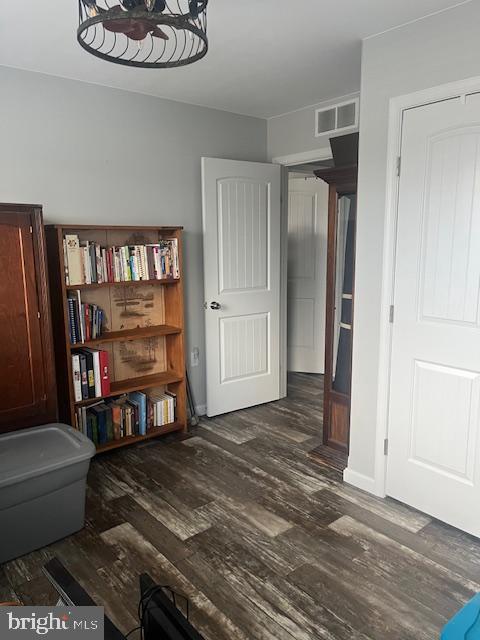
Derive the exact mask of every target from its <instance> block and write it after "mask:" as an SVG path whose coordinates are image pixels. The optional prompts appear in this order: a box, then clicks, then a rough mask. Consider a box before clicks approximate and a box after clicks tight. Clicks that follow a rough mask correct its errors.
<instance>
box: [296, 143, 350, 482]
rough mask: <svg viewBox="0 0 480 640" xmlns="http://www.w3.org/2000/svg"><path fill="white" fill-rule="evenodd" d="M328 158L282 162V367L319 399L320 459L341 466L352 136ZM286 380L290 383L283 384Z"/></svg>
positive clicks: (345, 437)
mask: <svg viewBox="0 0 480 640" xmlns="http://www.w3.org/2000/svg"><path fill="white" fill-rule="evenodd" d="M331 146H332V155H333V159H328V160H322V161H320V162H309V163H307V164H302V165H293V166H290V167H288V261H287V263H288V265H287V283H288V284H287V371H288V377H289V381H290V383H292V382H293V383H294V386H298V385H299V384H302V383H303V384H305V385H306V386H309V387H310V389H315V390H316V391H317V393H318V394H319V396H321V401H320V402H319V405H318V406H319V407H321V409H320V410H319V411H318V414H317V415H315V416H312V419H313V420H314V421H315V422H318V433H319V439H320V443H319V445H318V447H316V448H315V449H314V451H313V452H311V455H313V456H314V457H315V458H316V459H318V461H319V462H321V463H323V464H327V465H329V466H334V467H335V468H337V469H340V470H342V471H343V469H345V467H346V465H347V455H348V445H349V426H350V391H351V361H352V344H353V336H352V327H353V298H354V296H353V284H354V264H355V218H356V173H357V153H358V135H357V134H352V135H351V136H341V137H339V138H336V139H332V140H331ZM290 386H291V385H290Z"/></svg>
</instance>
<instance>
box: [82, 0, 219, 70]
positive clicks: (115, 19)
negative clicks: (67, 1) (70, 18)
mask: <svg viewBox="0 0 480 640" xmlns="http://www.w3.org/2000/svg"><path fill="white" fill-rule="evenodd" d="M207 4H208V0H116V4H115V0H78V7H79V20H80V23H79V27H78V30H77V40H78V42H79V43H80V45H81V46H82V47H83V48H84V49H85V50H86V51H88V52H89V53H91V54H93V55H94V56H97V57H98V58H102V59H103V60H108V61H110V62H115V63H117V64H123V65H127V66H130V67H144V68H150V69H168V68H171V67H181V66H184V65H187V64H191V63H192V62H196V61H197V60H200V59H201V58H203V56H204V55H205V54H206V53H207V51H208V39H207Z"/></svg>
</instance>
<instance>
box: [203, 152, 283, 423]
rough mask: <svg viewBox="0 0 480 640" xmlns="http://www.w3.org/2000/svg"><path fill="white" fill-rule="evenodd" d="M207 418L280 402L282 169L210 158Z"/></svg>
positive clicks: (206, 176)
mask: <svg viewBox="0 0 480 640" xmlns="http://www.w3.org/2000/svg"><path fill="white" fill-rule="evenodd" d="M202 190H203V248H204V253H203V256H204V273H205V338H206V369H207V414H208V415H209V416H214V415H218V414H220V413H226V412H227V411H235V410H237V409H242V408H244V407H250V406H253V405H256V404H261V403H263V402H270V401H272V400H278V398H279V397H280V355H279V354H280V166H279V165H273V164H262V163H258V162H238V161H235V160H221V159H217V158H202Z"/></svg>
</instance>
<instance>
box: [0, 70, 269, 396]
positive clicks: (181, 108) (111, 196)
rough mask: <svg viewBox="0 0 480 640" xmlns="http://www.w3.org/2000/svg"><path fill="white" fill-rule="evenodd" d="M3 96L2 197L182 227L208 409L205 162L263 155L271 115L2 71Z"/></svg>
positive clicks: (57, 213) (191, 329)
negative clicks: (247, 113)
mask: <svg viewBox="0 0 480 640" xmlns="http://www.w3.org/2000/svg"><path fill="white" fill-rule="evenodd" d="M161 73H162V72H161V71H160V72H158V71H157V72H155V71H153V72H152V76H156V77H157V79H158V82H161ZM0 96H1V97H0V201H1V202H26V203H30V202H31V203H40V204H43V205H44V218H45V221H46V222H47V223H48V222H63V223H85V224H90V223H91V224H94V223H95V224H138V225H142V224H145V225H162V224H174V225H184V227H185V266H186V281H185V287H186V292H185V296H186V322H187V348H188V349H191V348H192V347H194V346H198V347H199V348H200V366H199V367H196V368H194V369H191V371H190V373H191V382H192V386H193V390H194V395H195V401H196V404H197V405H204V404H205V397H206V396H205V368H204V363H205V353H204V318H203V262H202V236H201V233H202V215H201V191H200V158H201V156H203V155H204V156H214V157H224V158H233V159H239V160H256V161H265V160H266V134H267V132H266V121H265V120H260V119H257V118H248V117H244V116H238V115H234V114H230V113H226V112H223V111H216V110H213V109H205V108H202V107H196V106H192V105H186V104H182V103H178V102H172V101H167V100H161V99H159V98H152V97H149V96H145V95H141V94H135V93H128V92H125V91H119V90H116V89H110V88H106V87H100V86H97V85H92V84H86V83H80V82H76V81H71V80H64V79H60V78H55V77H52V76H45V75H41V74H35V73H29V72H25V71H18V70H14V69H10V68H6V67H0Z"/></svg>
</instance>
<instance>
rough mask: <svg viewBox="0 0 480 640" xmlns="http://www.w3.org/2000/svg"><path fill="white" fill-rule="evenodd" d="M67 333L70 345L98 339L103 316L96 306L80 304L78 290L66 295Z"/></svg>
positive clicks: (100, 333) (80, 297) (101, 328)
mask: <svg viewBox="0 0 480 640" xmlns="http://www.w3.org/2000/svg"><path fill="white" fill-rule="evenodd" d="M67 306H68V331H69V336H70V344H79V343H83V342H87V341H88V340H95V339H96V338H100V336H101V335H102V330H103V321H104V319H105V314H104V312H103V309H101V308H100V307H99V306H98V305H96V304H88V303H84V302H82V296H81V291H80V289H76V290H75V291H70V292H69V293H68V295H67Z"/></svg>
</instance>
